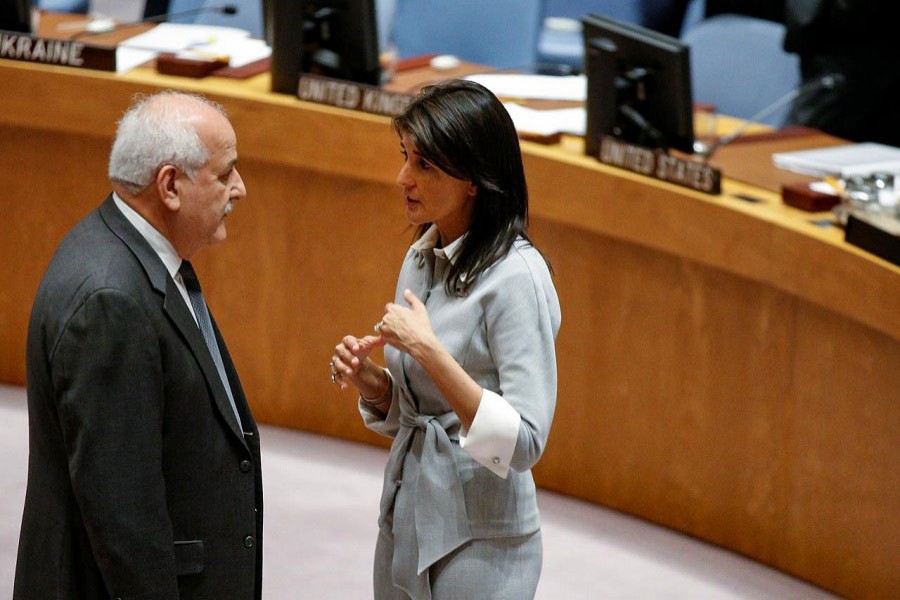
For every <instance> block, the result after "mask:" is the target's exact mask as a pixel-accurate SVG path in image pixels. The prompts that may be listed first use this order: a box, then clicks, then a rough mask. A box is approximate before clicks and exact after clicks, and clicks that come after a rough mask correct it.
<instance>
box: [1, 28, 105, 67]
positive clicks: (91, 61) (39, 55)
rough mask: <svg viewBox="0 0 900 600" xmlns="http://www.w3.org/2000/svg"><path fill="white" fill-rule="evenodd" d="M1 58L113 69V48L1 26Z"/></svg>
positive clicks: (45, 63) (65, 65)
mask: <svg viewBox="0 0 900 600" xmlns="http://www.w3.org/2000/svg"><path fill="white" fill-rule="evenodd" d="M0 58H7V59H10V60H21V61H24V62H32V63H40V64H44V65H61V66H64V67H76V68H78V69H95V70H97V71H113V72H114V71H115V70H116V49H115V48H112V47H107V46H92V45H90V44H85V43H82V42H78V41H73V40H55V39H51V38H41V37H35V36H32V35H27V34H24V33H16V32H15V31H2V30H0Z"/></svg>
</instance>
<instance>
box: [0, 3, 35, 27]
mask: <svg viewBox="0 0 900 600" xmlns="http://www.w3.org/2000/svg"><path fill="white" fill-rule="evenodd" d="M0 29H3V30H4V31H19V32H22V33H31V0H5V1H3V2H0Z"/></svg>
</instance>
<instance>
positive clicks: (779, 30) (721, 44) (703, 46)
mask: <svg viewBox="0 0 900 600" xmlns="http://www.w3.org/2000/svg"><path fill="white" fill-rule="evenodd" d="M784 33H785V27H784V25H782V24H780V23H775V22H772V21H766V20H763V19H756V18H753V17H745V16H741V15H718V16H715V17H712V18H709V19H705V20H703V21H700V22H699V23H697V24H696V25H694V26H693V27H692V28H691V29H689V30H688V31H687V32H686V33H685V34H684V35H683V36H682V41H684V42H685V43H687V44H689V45H690V48H691V85H692V87H693V92H694V101H696V102H703V103H708V104H713V105H715V107H716V110H717V112H719V113H722V114H725V115H730V116H733V117H740V118H743V119H746V118H749V117H751V116H752V115H754V114H755V113H757V112H759V111H760V110H762V109H763V108H765V107H766V106H767V105H769V104H771V103H772V102H774V101H775V100H777V99H778V98H779V97H781V96H783V95H784V94H786V93H788V92H790V91H791V90H792V89H795V88H796V87H798V86H799V85H800V61H799V59H798V57H797V56H796V55H795V54H789V53H787V52H785V51H784V49H783V48H782V41H783V40H784ZM789 110H790V106H785V107H784V108H783V109H781V110H780V111H778V112H776V113H775V114H773V115H771V116H770V117H768V118H767V119H764V120H763V123H765V124H767V125H772V126H776V127H779V126H781V125H783V124H784V123H785V119H786V118H787V114H788V111H789Z"/></svg>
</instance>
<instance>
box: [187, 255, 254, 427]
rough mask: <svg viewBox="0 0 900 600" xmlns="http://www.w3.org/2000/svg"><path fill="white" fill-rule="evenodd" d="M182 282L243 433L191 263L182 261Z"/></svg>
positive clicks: (207, 311)
mask: <svg viewBox="0 0 900 600" xmlns="http://www.w3.org/2000/svg"><path fill="white" fill-rule="evenodd" d="M178 274H179V275H181V280H182V281H184V287H185V288H186V289H187V293H188V298H190V300H191V306H192V307H193V308H194V315H195V316H196V317H197V325H198V326H199V327H200V333H201V334H203V340H204V341H205V342H206V347H207V348H209V353H210V355H211V356H212V359H213V363H214V364H215V365H216V370H217V371H218V372H219V378H220V379H221V380H222V385H223V386H225V392H226V393H227V394H228V401H229V402H231V410H233V411H234V418H235V419H237V424H238V428H239V429H240V430H241V431H243V430H244V428H243V425H242V424H241V417H240V415H238V411H237V406H236V405H235V403H234V396H233V395H232V393H231V386H230V385H229V384H228V376H227V375H225V365H224V364H223V363H222V354H221V353H220V352H219V344H218V343H216V336H215V334H214V333H213V328H212V319H210V317H209V309H208V308H207V307H206V300H204V299H203V292H202V291H201V290H200V281H199V280H198V279H197V273H196V272H194V267H193V266H191V263H190V262H189V261H186V260H183V261H181V267H180V268H179V269H178Z"/></svg>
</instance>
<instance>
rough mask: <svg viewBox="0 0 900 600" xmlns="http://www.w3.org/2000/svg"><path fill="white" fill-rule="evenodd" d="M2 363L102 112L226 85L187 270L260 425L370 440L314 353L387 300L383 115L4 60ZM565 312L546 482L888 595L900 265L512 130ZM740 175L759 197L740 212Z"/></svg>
mask: <svg viewBox="0 0 900 600" xmlns="http://www.w3.org/2000/svg"><path fill="white" fill-rule="evenodd" d="M0 80H2V81H3V82H4V92H3V95H2V96H0V153H2V156H3V157H4V160H3V162H2V163H0V165H2V166H0V173H2V174H3V176H4V177H3V180H4V182H5V189H4V198H3V200H2V201H0V227H2V232H0V252H2V253H3V256H4V257H5V260H4V261H3V275H4V278H3V279H4V281H6V282H7V285H6V286H4V288H3V289H2V291H0V340H2V343H0V379H2V380H3V381H7V382H13V383H22V381H23V379H24V351H23V349H24V339H25V323H26V320H27V315H28V311H29V308H30V302H31V299H32V298H33V296H34V292H35V290H36V287H37V284H38V282H39V280H40V277H41V274H42V273H43V270H44V268H45V266H46V264H47V262H48V261H49V259H50V256H51V254H52V251H53V249H54V248H55V246H56V244H57V243H58V241H59V239H60V237H61V236H62V235H63V234H64V233H65V231H67V230H68V228H69V227H71V225H72V224H74V222H75V221H77V220H78V219H79V218H80V217H81V216H82V215H83V214H84V213H86V212H87V211H88V210H90V209H91V208H93V207H94V206H96V205H97V204H98V203H99V202H100V200H101V199H102V198H103V197H104V196H105V194H106V193H107V192H108V184H107V183H106V181H105V178H104V176H103V174H104V173H105V171H106V158H107V154H108V148H109V144H110V141H111V137H112V134H113V130H114V122H115V120H116V119H117V118H119V116H120V115H121V113H122V111H123V110H124V108H125V106H126V105H127V103H128V99H129V98H130V96H131V95H132V94H133V93H135V92H138V91H143V92H146V91H150V90H153V89H155V88H156V87H157V86H178V87H182V88H185V89H190V90H194V91H200V92H204V93H207V94H209V95H211V96H212V97H214V98H215V99H217V100H219V101H221V102H223V103H224V104H225V106H226V108H227V109H228V110H229V112H230V113H231V116H232V120H233V122H234V125H235V129H236V131H237V134H238V150H239V153H240V156H241V158H240V162H239V169H240V170H241V173H242V175H243V177H244V179H245V182H246V184H247V188H248V190H249V196H248V199H247V200H246V201H245V202H243V203H241V204H239V205H238V206H237V208H236V210H235V212H234V214H233V216H232V217H231V218H230V219H229V224H228V227H229V240H228V241H227V242H226V243H225V244H224V245H222V246H220V247H217V248H213V249H210V250H207V251H204V252H203V253H201V255H200V256H199V257H198V260H197V261H196V264H197V268H198V271H199V272H200V276H201V277H202V279H203V282H204V287H205V289H206V290H207V296H208V298H209V302H210V304H211V307H212V310H213V311H214V313H215V314H216V316H217V319H218V321H219V323H220V325H221V327H222V329H223V331H224V334H225V336H226V338H227V339H228V341H229V348H230V349H231V351H232V354H233V355H234V358H235V361H236V363H237V365H238V368H239V370H240V372H241V377H242V381H243V383H244V386H245V388H246V389H247V393H248V396H249V398H250V399H251V402H252V404H253V409H254V413H255V414H256V415H257V416H258V417H259V419H260V420H261V421H264V422H268V423H275V424H280V425H285V426H289V427H295V428H298V429H304V430H308V431H314V432H318V433H324V434H328V435H334V436H338V437H342V438H346V439H352V440H358V441H364V442H367V443H377V444H382V445H383V444H384V443H385V441H384V440H382V439H380V438H378V437H377V436H375V435H374V434H371V433H370V432H368V431H366V430H365V429H364V428H363V427H362V425H361V422H360V420H359V418H358V415H357V414H356V410H355V404H354V402H353V399H352V398H351V397H350V395H349V394H341V393H339V392H338V391H337V389H336V388H335V387H334V386H333V385H332V384H330V383H329V381H328V368H327V362H328V357H329V356H330V351H331V347H332V346H333V345H334V344H335V343H336V342H337V340H338V339H339V338H340V336H341V335H343V334H344V333H347V332H356V333H364V332H368V331H369V330H370V329H371V326H372V323H374V321H375V320H377V318H378V317H379V316H380V314H381V311H382V309H383V305H384V303H385V302H386V301H387V300H388V299H389V298H390V296H391V295H392V292H393V285H394V281H395V277H396V272H397V269H398V267H399V263H400V260H401V258H402V255H403V254H404V252H405V249H406V247H407V246H408V243H409V240H410V235H411V232H410V231H409V230H408V228H407V227H406V226H405V222H404V220H403V205H402V203H401V199H400V197H399V194H398V192H397V189H396V185H395V184H394V177H395V175H396V171H397V169H398V168H399V166H400V156H399V153H398V146H397V141H396V139H395V138H394V136H393V134H392V133H391V131H390V128H389V127H388V126H387V120H386V119H383V118H380V117H373V116H369V115H360V114H350V113H346V112H343V111H340V110H336V109H330V108H327V107H319V106H314V105H309V104H305V103H302V102H299V101H297V100H296V99H293V98H290V97H287V96H274V95H270V94H267V93H265V89H266V80H265V78H256V79H254V80H251V81H249V82H243V83H240V82H233V81H218V80H215V79H211V80H208V81H183V80H180V79H175V78H167V77H161V76H158V75H156V74H153V73H148V72H133V73H130V74H127V75H125V76H120V77H115V76H109V75H103V74H93V73H75V72H72V71H68V70H65V69H61V68H53V67H32V66H27V65H25V66H23V65H21V64H18V63H10V62H3V61H0ZM523 149H524V154H525V162H526V170H527V175H528V181H529V186H530V190H531V194H532V232H533V235H534V238H535V241H536V242H537V243H538V245H539V246H540V247H541V248H542V249H543V250H545V252H546V253H547V254H548V255H549V257H550V259H551V261H552V262H553V265H554V267H555V269H556V283H557V286H558V289H559V293H560V299H561V303H562V309H563V327H562V330H561V333H560V336H559V340H558V359H559V368H560V388H559V404H558V411H557V418H556V422H555V425H554V431H553V434H552V436H551V440H550V444H549V446H548V448H547V452H546V454H545V457H544V459H543V460H542V462H541V463H540V465H539V467H538V468H537V469H536V477H537V479H538V482H539V484H540V485H542V486H544V487H547V488H549V489H553V490H556V491H560V492H562V493H566V494H570V495H573V496H577V497H580V498H584V499H587V500H589V501H592V502H597V503H600V504H603V505H606V506H610V507H613V508H615V509H618V510H622V511H623V512H627V513H630V514H634V515H637V516H640V517H643V518H646V519H648V520H651V521H654V522H657V523H660V524H663V525H666V526H669V527H673V528H675V529H678V530H680V531H684V532H686V533H689V534H691V535H695V536H697V537H699V538H702V539H705V540H708V541H710V542H712V543H716V544H719V545H722V546H724V547H727V548H732V549H734V550H736V551H738V552H741V553H744V554H746V555H748V556H750V557H753V558H755V559H758V560H761V561H763V562H766V563H768V564H771V565H773V566H775V567H778V568H780V569H783V570H785V571H787V572H790V573H793V574H795V575H798V576H800V577H803V578H805V579H808V580H810V581H812V582H814V583H816V584H818V585H821V586H823V587H825V588H827V589H830V590H834V591H836V592H838V593H840V594H844V595H849V596H872V595H880V596H892V595H897V594H900V574H898V572H897V569H896V567H895V565H894V564H893V559H894V557H896V556H898V555H900V542H898V540H900V536H898V533H900V532H898V527H897V525H896V524H895V521H896V515H897V514H898V513H900V488H898V484H897V483H895V481H896V480H897V478H896V469H897V465H898V464H900V411H898V410H897V402H898V400H900V391H898V390H900V314H898V311H896V298H898V297H900V269H897V268H896V267H894V266H893V265H890V264H888V263H886V262H885V261H882V260H880V259H877V258H875V257H872V256H870V255H867V254H865V253H864V252H862V251H860V250H858V249H856V248H853V247H850V246H848V245H847V244H844V243H843V241H842V239H841V238H842V235H841V233H840V232H839V231H836V230H821V229H819V228H817V227H815V226H813V225H810V224H809V223H807V222H806V218H807V216H808V215H806V214H803V213H800V212H798V211H794V210H793V209H790V208H787V207H783V206H781V205H780V203H779V202H778V201H777V198H776V197H775V196H774V194H771V193H768V192H765V191H763V190H756V189H752V188H748V187H746V186H741V185H739V184H735V183H733V182H726V184H725V191H726V195H725V196H723V197H719V198H711V197H706V196H703V195H700V194H694V193H693V192H690V191H687V190H684V189H681V188H676V187H675V186H671V185H667V184H662V183H658V182H653V181H648V180H646V179H644V178H641V177H639V176H637V175H634V174H631V173H626V172H622V171H617V170H615V169H612V168H609V167H605V166H603V165H599V164H598V163H596V161H593V160H592V159H590V158H587V157H584V156H581V155H579V153H578V152H579V149H580V145H579V142H578V141H576V140H572V139H566V140H564V143H563V144H562V145H561V146H559V147H543V146H539V145H535V144H527V143H526V144H524V145H523ZM734 192H743V193H752V194H753V195H757V196H760V197H762V198H763V199H764V200H765V202H764V203H762V204H756V205H751V204H746V203H743V202H741V201H739V200H736V199H734V198H733V197H730V196H729V195H728V194H730V193H734Z"/></svg>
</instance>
